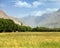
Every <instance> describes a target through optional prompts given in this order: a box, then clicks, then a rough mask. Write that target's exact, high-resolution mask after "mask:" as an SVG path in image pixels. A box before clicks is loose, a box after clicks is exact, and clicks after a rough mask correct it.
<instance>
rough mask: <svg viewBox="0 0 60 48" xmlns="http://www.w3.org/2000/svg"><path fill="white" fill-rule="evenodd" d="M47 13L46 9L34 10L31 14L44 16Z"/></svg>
mask: <svg viewBox="0 0 60 48" xmlns="http://www.w3.org/2000/svg"><path fill="white" fill-rule="evenodd" d="M45 13H46V12H45V11H33V12H32V13H31V16H42V15H43V14H45Z"/></svg>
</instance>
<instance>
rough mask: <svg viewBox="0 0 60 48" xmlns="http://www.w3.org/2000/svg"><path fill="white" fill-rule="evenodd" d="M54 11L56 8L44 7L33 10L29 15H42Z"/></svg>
mask: <svg viewBox="0 0 60 48" xmlns="http://www.w3.org/2000/svg"><path fill="white" fill-rule="evenodd" d="M55 11H58V8H46V9H45V10H40V11H33V12H32V13H31V14H30V15H31V16H42V15H43V14H46V13H51V12H55Z"/></svg>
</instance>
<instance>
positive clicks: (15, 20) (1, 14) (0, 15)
mask: <svg viewBox="0 0 60 48" xmlns="http://www.w3.org/2000/svg"><path fill="white" fill-rule="evenodd" d="M0 18H4V19H11V20H13V21H14V22H15V23H16V24H19V25H21V24H23V23H22V22H21V21H20V20H19V19H17V18H14V17H11V16H8V15H7V14H6V13H5V12H4V11H2V10H0Z"/></svg>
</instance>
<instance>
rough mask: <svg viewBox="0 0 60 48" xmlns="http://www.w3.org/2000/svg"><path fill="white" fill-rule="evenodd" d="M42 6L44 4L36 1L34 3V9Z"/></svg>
mask: <svg viewBox="0 0 60 48" xmlns="http://www.w3.org/2000/svg"><path fill="white" fill-rule="evenodd" d="M42 4H43V3H42V2H38V1H34V2H33V3H32V6H33V7H37V6H40V5H42Z"/></svg>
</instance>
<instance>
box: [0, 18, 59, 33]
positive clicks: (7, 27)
mask: <svg viewBox="0 0 60 48" xmlns="http://www.w3.org/2000/svg"><path fill="white" fill-rule="evenodd" d="M16 31H18V32H52V31H53V32H57V31H58V32H59V31H60V28H47V27H35V28H31V27H29V26H23V25H18V24H15V23H14V21H13V20H11V19H3V18H0V32H16Z"/></svg>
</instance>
